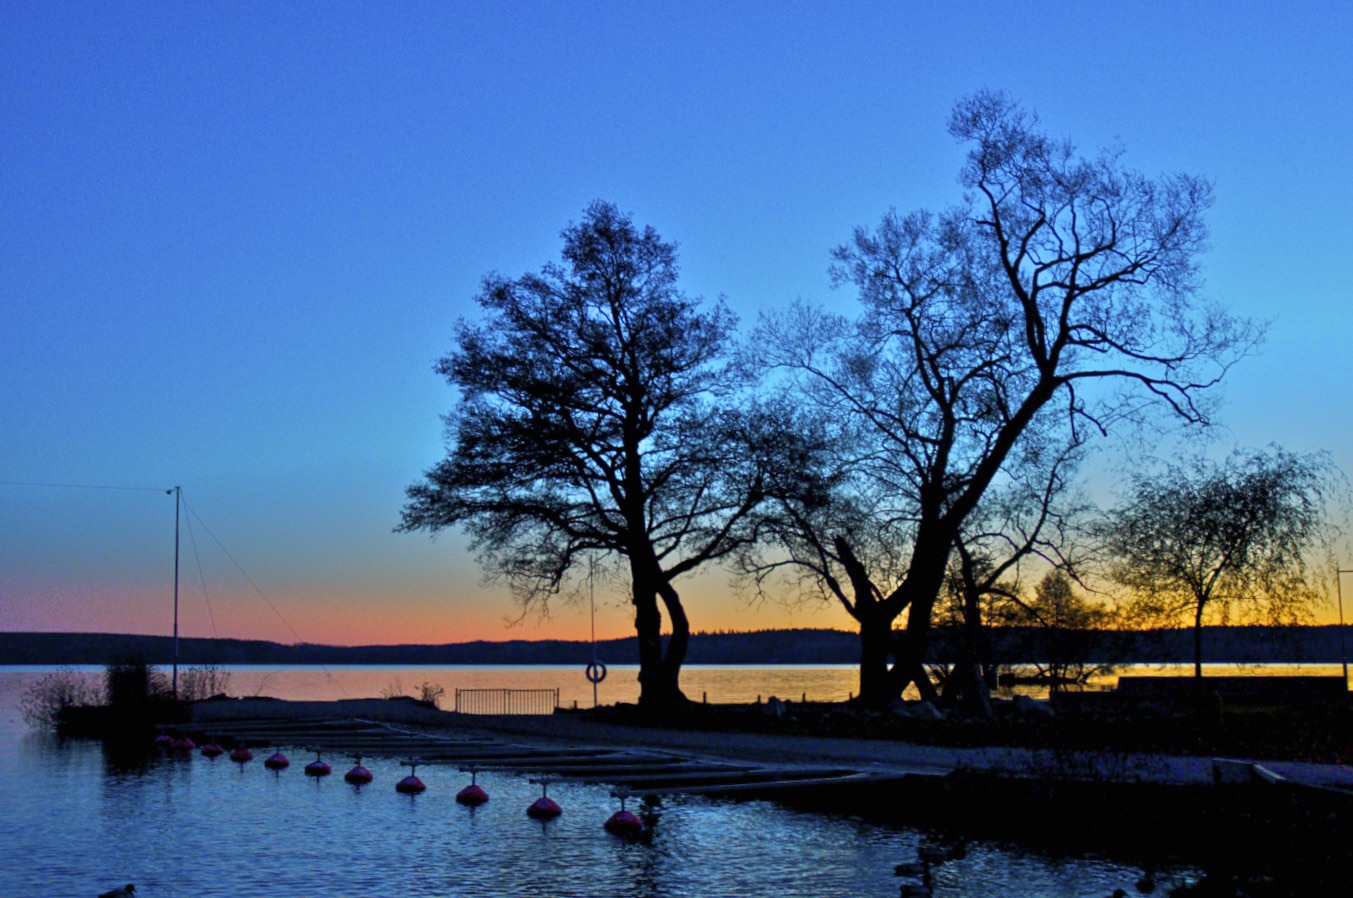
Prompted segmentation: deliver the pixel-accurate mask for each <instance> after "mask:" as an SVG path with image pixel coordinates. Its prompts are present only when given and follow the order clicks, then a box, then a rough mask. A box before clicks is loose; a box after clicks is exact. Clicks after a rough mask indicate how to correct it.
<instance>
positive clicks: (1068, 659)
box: [1000, 570, 1114, 692]
mask: <svg viewBox="0 0 1353 898" xmlns="http://www.w3.org/2000/svg"><path fill="white" fill-rule="evenodd" d="M1000 616H1001V619H1002V622H1003V623H1005V624H1007V625H1011V626H1023V627H1031V628H1033V638H1032V644H1031V648H1032V651H1033V655H1032V656H1031V657H1030V658H1028V659H1027V660H1028V661H1030V662H1031V663H1032V664H1033V665H1034V667H1035V668H1036V669H1037V671H1038V676H1039V678H1040V679H1042V680H1045V681H1046V682H1047V683H1048V685H1049V687H1050V688H1051V689H1052V690H1053V691H1054V692H1055V691H1057V690H1058V689H1059V688H1061V687H1062V686H1064V685H1067V684H1071V683H1079V684H1084V683H1086V682H1087V681H1089V679H1090V678H1091V677H1093V676H1095V675H1096V674H1100V673H1104V672H1107V671H1109V670H1111V669H1112V668H1113V665H1112V664H1111V663H1109V662H1108V661H1106V660H1105V659H1104V658H1102V657H1101V658H1094V657H1092V656H1093V653H1094V651H1095V649H1096V644H1097V642H1098V640H1096V638H1095V635H1096V633H1097V632H1098V631H1101V630H1104V629H1106V628H1107V627H1109V626H1110V625H1111V624H1112V623H1113V620H1114V616H1113V612H1112V611H1110V610H1109V609H1108V608H1106V607H1105V606H1104V605H1102V604H1100V603H1097V602H1091V601H1089V600H1087V599H1086V598H1085V597H1084V596H1082V595H1080V594H1079V593H1077V592H1076V587H1075V583H1074V581H1073V580H1072V579H1071V578H1070V577H1069V576H1067V574H1066V572H1065V571H1060V570H1051V571H1048V572H1047V573H1046V574H1044V575H1043V579H1041V580H1039V581H1038V584H1037V585H1036V586H1035V587H1034V594H1033V598H1032V599H1031V600H1029V601H1025V600H1024V599H1022V598H1020V597H1015V598H1014V599H1013V600H1011V601H1007V602H1006V603H1004V605H1003V607H1002V609H1001V612H1000Z"/></svg>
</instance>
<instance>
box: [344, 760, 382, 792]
mask: <svg viewBox="0 0 1353 898" xmlns="http://www.w3.org/2000/svg"><path fill="white" fill-rule="evenodd" d="M343 779H344V781H345V782H349V783H352V784H353V785H354V786H365V785H366V784H367V783H369V782H371V781H372V780H373V779H375V777H373V776H372V775H371V771H370V770H367V769H366V768H365V767H363V766H362V756H361V755H358V756H357V766H356V767H354V768H352V769H351V770H349V771H348V772H347V773H345V774H343Z"/></svg>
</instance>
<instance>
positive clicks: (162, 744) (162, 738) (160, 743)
mask: <svg viewBox="0 0 1353 898" xmlns="http://www.w3.org/2000/svg"><path fill="white" fill-rule="evenodd" d="M153 744H154V746H155V747H156V748H163V749H166V750H167V749H170V748H173V747H174V737H173V736H171V735H169V734H168V733H161V734H160V735H158V736H156V737H155V742H154V743H153Z"/></svg>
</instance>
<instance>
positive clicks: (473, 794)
mask: <svg viewBox="0 0 1353 898" xmlns="http://www.w3.org/2000/svg"><path fill="white" fill-rule="evenodd" d="M488 800H489V793H487V792H485V791H484V790H483V789H481V788H480V787H479V786H478V785H476V784H475V769H474V768H473V767H471V768H470V785H468V786H466V787H465V788H464V789H461V790H460V791H459V792H457V793H456V801H458V802H460V803H461V804H463V805H466V806H468V807H472V808H477V807H479V806H480V805H481V804H483V803H484V802H486V801H488Z"/></svg>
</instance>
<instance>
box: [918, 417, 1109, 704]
mask: <svg viewBox="0 0 1353 898" xmlns="http://www.w3.org/2000/svg"><path fill="white" fill-rule="evenodd" d="M1054 435H1060V436H1066V434H1065V432H1062V431H1049V429H1048V428H1040V429H1038V430H1037V431H1033V432H1030V433H1026V435H1025V437H1024V438H1023V439H1022V440H1021V444H1020V448H1021V451H1020V452H1019V453H1018V455H1017V457H1016V458H1014V459H1012V460H1011V462H1009V463H1008V465H1007V470H1006V471H1004V472H1003V473H1002V475H1001V477H1000V478H999V482H997V483H994V484H992V486H991V487H989V488H988V490H987V493H986V495H985V496H984V497H983V500H982V502H981V503H980V504H979V505H978V506H977V508H976V509H974V510H973V513H972V514H970V515H968V517H967V518H966V519H964V522H963V525H962V526H961V528H960V530H959V533H958V534H957V536H955V538H954V554H953V556H952V557H951V559H950V574H949V581H950V586H949V592H950V594H951V595H952V597H953V599H954V601H955V605H956V606H957V607H956V608H955V609H952V610H951V612H950V613H951V615H952V616H954V617H956V618H957V622H958V623H959V624H960V625H961V626H962V628H963V634H964V638H963V640H962V643H961V645H960V651H959V658H958V661H957V663H956V664H955V665H954V669H953V670H952V671H950V674H949V677H948V678H947V679H946V681H945V695H944V696H943V698H946V699H947V700H949V701H951V702H954V703H958V704H961V705H962V706H963V707H965V708H966V709H967V710H969V711H974V712H979V713H983V714H989V713H990V697H989V684H990V683H991V682H992V681H994V669H993V665H992V660H991V658H990V648H989V642H990V640H989V634H988V633H987V626H988V625H989V624H990V623H992V622H998V623H1003V624H1008V623H1012V622H1016V621H1012V620H1010V618H1011V615H1012V614H1014V615H1015V616H1016V617H1018V616H1019V612H1021V611H1024V610H1027V609H1028V605H1027V604H1026V603H1025V602H1024V599H1023V596H1022V592H1021V588H1020V574H1021V572H1022V569H1023V566H1024V564H1025V562H1026V561H1028V560H1030V559H1035V560H1039V561H1041V562H1043V563H1046V564H1051V565H1054V568H1055V569H1056V570H1058V571H1059V572H1060V571H1062V570H1068V569H1073V568H1074V567H1075V561H1074V559H1073V552H1072V549H1073V547H1074V542H1075V536H1076V533H1077V530H1078V524H1079V523H1080V522H1082V521H1083V520H1084V518H1085V516H1086V514H1087V512H1088V506H1087V504H1086V503H1085V502H1084V501H1083V500H1081V499H1080V497H1079V495H1078V494H1077V493H1076V492H1075V491H1074V490H1073V489H1072V488H1071V483H1070V481H1069V477H1070V475H1071V472H1072V471H1074V470H1075V467H1076V465H1077V464H1078V463H1079V461H1080V458H1081V454H1082V451H1081V450H1082V445H1081V443H1080V442H1079V440H1078V439H1077V437H1076V436H1075V435H1074V434H1073V435H1070V442H1069V443H1068V444H1066V445H1064V446H1063V447H1062V448H1061V450H1060V451H1057V450H1055V449H1054V448H1053V447H1051V446H1048V445H1047V440H1048V438H1049V437H1051V436H1054ZM1035 437H1038V438H1041V439H1035ZM1063 576H1065V575H1063ZM984 600H985V601H984ZM984 605H985V606H986V607H987V608H988V609H994V610H995V612H996V613H995V614H994V615H992V614H988V615H986V616H985V617H984V615H983V607H984ZM987 617H993V618H994V621H993V620H987V619H986V618H987ZM1033 620H1035V621H1036V620H1038V616H1037V615H1034V617H1033ZM1018 622H1028V621H1027V620H1022V621H1018Z"/></svg>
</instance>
